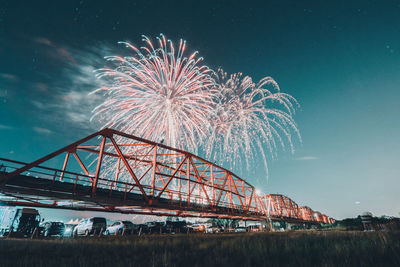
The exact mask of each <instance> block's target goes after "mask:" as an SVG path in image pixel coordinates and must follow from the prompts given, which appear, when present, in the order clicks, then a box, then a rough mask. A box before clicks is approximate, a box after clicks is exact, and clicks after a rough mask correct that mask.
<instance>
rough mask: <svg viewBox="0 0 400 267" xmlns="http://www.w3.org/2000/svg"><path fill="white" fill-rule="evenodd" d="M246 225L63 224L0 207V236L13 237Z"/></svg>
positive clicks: (25, 210)
mask: <svg viewBox="0 0 400 267" xmlns="http://www.w3.org/2000/svg"><path fill="white" fill-rule="evenodd" d="M249 231H254V230H252V229H251V228H249V227H236V228H234V229H224V228H223V227H217V226H211V225H208V226H207V225H202V224H194V225H187V224H186V222H185V221H169V220H167V221H165V222H147V223H145V224H134V223H132V222H131V221H117V222H114V223H113V224H111V225H108V226H107V221H106V219H105V218H103V217H92V218H87V219H83V220H81V221H80V222H79V223H78V224H64V223H63V222H57V221H43V220H41V217H40V215H39V212H38V211H37V210H36V209H30V208H13V207H0V236H8V235H10V234H11V235H12V236H14V237H30V236H32V235H33V234H37V235H38V236H39V235H40V236H44V237H48V236H60V237H61V236H63V237H64V236H65V237H75V236H90V235H123V234H124V235H129V234H175V233H192V232H205V233H220V232H249Z"/></svg>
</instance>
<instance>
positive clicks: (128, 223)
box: [122, 221, 133, 226]
mask: <svg viewBox="0 0 400 267" xmlns="http://www.w3.org/2000/svg"><path fill="white" fill-rule="evenodd" d="M122 223H123V224H125V225H129V226H132V225H133V223H132V222H130V221H123V222H122Z"/></svg>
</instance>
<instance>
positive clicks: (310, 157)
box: [296, 156, 318, 160]
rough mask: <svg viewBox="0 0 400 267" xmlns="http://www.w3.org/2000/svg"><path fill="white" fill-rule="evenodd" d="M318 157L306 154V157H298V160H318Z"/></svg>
mask: <svg viewBox="0 0 400 267" xmlns="http://www.w3.org/2000/svg"><path fill="white" fill-rule="evenodd" d="M317 159H318V158H317V157H313V156H304V157H299V158H296V160H317Z"/></svg>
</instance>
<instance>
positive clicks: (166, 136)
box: [92, 34, 214, 153]
mask: <svg viewBox="0 0 400 267" xmlns="http://www.w3.org/2000/svg"><path fill="white" fill-rule="evenodd" d="M143 41H144V42H145V46H144V47H141V48H137V47H135V46H133V45H132V44H130V43H127V42H121V43H122V44H124V45H126V47H127V48H129V49H130V50H131V51H132V52H133V55H132V56H126V57H119V56H111V57H107V58H106V59H107V60H108V61H110V62H111V63H113V65H114V68H104V69H100V70H99V71H98V73H97V76H98V77H99V78H100V79H102V80H103V81H104V82H105V83H106V85H107V86H105V87H104V88H100V89H98V90H96V91H94V93H97V92H99V91H103V92H105V93H106V95H107V99H106V100H105V101H104V102H103V103H102V104H101V105H99V106H98V107H96V108H95V110H94V115H93V117H92V118H97V119H98V120H99V121H101V122H103V123H104V127H111V128H115V129H118V130H120V131H123V132H126V133H130V134H133V135H135V136H138V137H142V138H146V139H149V140H152V141H155V142H161V143H164V144H166V145H168V146H172V147H176V148H180V149H186V150H189V151H191V152H194V153H196V152H197V150H198V146H199V144H200V141H201V140H203V139H204V138H205V136H206V134H207V131H208V129H209V126H210V120H209V118H210V116H211V113H212V112H213V110H214V109H213V102H212V92H211V89H212V88H213V87H214V80H213V79H212V77H211V74H212V71H211V70H210V69H209V68H208V67H206V66H204V65H202V64H201V61H202V58H201V57H198V56H197V52H194V53H192V54H191V55H189V56H186V55H185V50H186V42H185V41H183V40H180V42H179V46H178V48H177V49H176V48H175V46H174V44H173V43H172V42H171V41H170V40H167V39H166V38H165V36H164V35H162V34H161V35H160V37H159V38H157V43H156V44H153V43H152V41H151V40H150V39H149V38H148V37H146V36H143ZM127 152H129V151H127Z"/></svg>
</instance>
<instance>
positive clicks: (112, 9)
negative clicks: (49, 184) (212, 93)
mask: <svg viewBox="0 0 400 267" xmlns="http://www.w3.org/2000/svg"><path fill="white" fill-rule="evenodd" d="M59 2H60V1H48V2H46V1H3V2H2V4H1V5H0V138H1V140H2V142H1V143H0V157H6V158H12V159H16V160H21V161H27V162H29V161H33V160H34V159H36V158H38V157H40V156H43V155H45V154H47V153H50V152H52V151H54V150H56V149H57V148H59V147H62V146H64V145H67V144H68V143H71V142H72V141H74V140H76V139H78V138H81V137H83V136H85V135H88V134H89V133H90V132H91V131H93V128H95V127H96V125H93V124H90V123H89V122H88V118H89V117H90V110H91V109H92V108H93V105H94V104H95V103H96V101H98V100H99V99H93V98H89V97H87V92H88V91H90V90H91V88H95V87H96V85H97V83H96V80H95V79H94V78H93V77H92V70H94V69H95V68H98V67H101V66H102V64H103V63H104V61H103V59H102V57H103V56H105V55H110V53H111V54H113V53H114V52H116V51H119V50H118V49H119V47H118V46H117V44H116V43H117V41H121V40H129V41H131V42H133V43H136V44H139V43H140V39H141V37H140V36H141V35H142V34H146V35H148V36H156V35H158V34H159V33H164V34H165V35H166V36H167V37H168V38H170V39H173V40H178V39H179V38H184V39H186V40H187V41H188V45H189V47H190V48H191V49H192V50H198V51H199V52H200V55H201V56H203V57H204V58H205V63H206V64H207V65H209V66H210V67H211V68H215V69H216V68H218V67H219V66H222V67H223V68H224V69H225V70H226V71H228V72H243V73H244V74H245V75H250V76H252V77H253V78H254V79H255V80H258V79H260V78H261V77H264V76H267V75H268V76H272V77H273V78H274V79H275V80H276V81H277V82H278V83H279V85H280V87H281V89H282V91H284V92H288V93H290V94H292V95H293V96H294V97H296V98H297V100H298V101H299V102H300V104H301V109H300V110H299V111H298V113H297V115H296V117H295V119H296V121H297V123H298V126H299V129H300V131H301V134H302V138H303V144H302V145H300V144H297V146H296V152H295V154H294V155H291V154H287V153H280V155H279V158H278V159H277V160H274V161H271V162H270V165H269V169H270V177H269V180H268V182H265V174H264V172H263V170H262V164H261V163H260V164H256V165H254V170H251V171H245V170H242V173H243V178H245V179H247V180H249V181H250V182H251V183H253V184H254V185H256V187H258V188H260V189H261V191H263V192H265V193H276V192H279V193H282V194H286V195H288V196H290V197H291V198H293V199H294V200H295V201H296V202H297V203H299V204H300V205H308V206H310V207H312V208H313V209H315V210H319V211H321V212H324V213H326V214H328V215H330V216H332V217H335V218H344V217H349V216H356V215H357V214H359V213H360V212H362V211H366V210H369V211H372V212H373V213H374V214H376V215H383V214H386V215H395V216H399V212H400V204H399V203H400V201H399V200H400V194H399V188H400V162H399V159H400V125H399V119H398V117H399V115H400V105H399V103H400V92H399V84H400V75H399V74H400V1H331V2H330V3H328V2H327V1H305V2H303V3H299V1H276V2H272V1H209V2H207V1H182V2H177V1H157V2H159V3H157V2H155V1H153V2H150V1H141V2H138V3H135V1H64V4H60V3H59ZM147 2H148V3H147Z"/></svg>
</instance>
